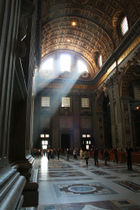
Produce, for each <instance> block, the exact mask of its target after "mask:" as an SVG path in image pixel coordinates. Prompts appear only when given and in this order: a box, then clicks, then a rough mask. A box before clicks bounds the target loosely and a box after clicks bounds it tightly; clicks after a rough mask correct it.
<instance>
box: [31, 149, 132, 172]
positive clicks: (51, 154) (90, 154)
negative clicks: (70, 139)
mask: <svg viewBox="0 0 140 210" xmlns="http://www.w3.org/2000/svg"><path fill="white" fill-rule="evenodd" d="M132 151H133V150H132V148H126V149H125V151H124V150H121V155H122V157H121V159H122V160H123V161H122V162H127V167H128V170H132V157H131V153H132ZM34 153H35V154H39V152H37V151H36V150H35V151H34ZM60 153H61V154H62V155H66V160H67V161H69V159H70V156H73V159H75V160H77V159H78V156H79V155H80V158H81V159H85V161H86V165H87V166H88V160H89V158H93V159H94V164H95V166H98V164H99V163H98V159H99V158H100V159H101V160H103V161H104V164H105V165H107V163H108V161H110V160H111V161H114V162H116V163H118V162H119V158H118V149H117V148H113V149H112V150H109V149H98V148H97V147H94V148H92V149H91V150H86V149H82V148H81V149H80V150H78V149H77V148H73V149H70V148H67V149H63V150H62V149H60V148H54V149H53V148H49V149H46V150H40V155H41V156H43V155H44V156H47V158H48V160H49V159H54V158H55V157H57V159H58V160H59V157H60ZM111 154H113V159H110V157H111ZM36 156H39V155H36Z"/></svg>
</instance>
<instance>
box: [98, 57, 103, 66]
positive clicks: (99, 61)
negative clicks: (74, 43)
mask: <svg viewBox="0 0 140 210" xmlns="http://www.w3.org/2000/svg"><path fill="white" fill-rule="evenodd" d="M98 65H99V67H100V68H101V66H102V65H103V59H102V55H99V57H98Z"/></svg>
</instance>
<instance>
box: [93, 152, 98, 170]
mask: <svg viewBox="0 0 140 210" xmlns="http://www.w3.org/2000/svg"><path fill="white" fill-rule="evenodd" d="M94 163H95V166H97V165H98V149H97V148H95V150H94Z"/></svg>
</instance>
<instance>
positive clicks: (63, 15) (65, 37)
mask: <svg viewBox="0 0 140 210" xmlns="http://www.w3.org/2000/svg"><path fill="white" fill-rule="evenodd" d="M42 7H43V13H42V59H45V58H46V57H47V55H50V54H51V53H54V52H55V51H71V52H76V53H77V54H79V55H80V56H81V57H82V58H83V59H84V60H85V61H86V62H87V63H88V65H89V66H90V74H91V76H92V78H94V77H95V75H97V73H98V72H99V71H100V67H99V65H98V60H97V55H102V59H103V63H105V62H106V60H107V59H108V58H109V56H110V55H111V54H112V52H113V51H114V50H115V48H116V47H117V46H116V45H117V44H118V43H117V41H118V37H117V35H116V23H117V20H118V18H119V16H120V14H123V13H124V11H123V10H124V8H123V5H122V3H121V1H120V0H115V1H112V0H106V1H104V0H43V4H42Z"/></svg>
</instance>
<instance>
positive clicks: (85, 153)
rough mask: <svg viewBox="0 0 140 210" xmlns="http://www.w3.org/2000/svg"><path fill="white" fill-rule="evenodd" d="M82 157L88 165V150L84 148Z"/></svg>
mask: <svg viewBox="0 0 140 210" xmlns="http://www.w3.org/2000/svg"><path fill="white" fill-rule="evenodd" d="M84 158H85V160H86V166H87V167H88V159H89V152H88V150H85V152H84Z"/></svg>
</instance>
